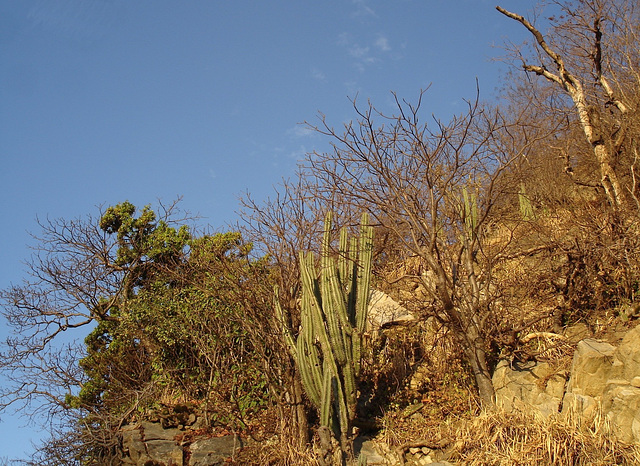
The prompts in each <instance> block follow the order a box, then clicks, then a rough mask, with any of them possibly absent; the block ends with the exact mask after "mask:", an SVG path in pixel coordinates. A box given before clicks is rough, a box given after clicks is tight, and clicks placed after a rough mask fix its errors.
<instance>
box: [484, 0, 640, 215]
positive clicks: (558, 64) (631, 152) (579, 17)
mask: <svg viewBox="0 0 640 466" xmlns="http://www.w3.org/2000/svg"><path fill="white" fill-rule="evenodd" d="M553 3H554V4H555V5H556V6H557V7H558V8H559V10H560V14H559V15H557V16H555V17H551V18H549V20H550V21H551V23H552V26H553V27H552V28H551V31H550V34H549V36H548V37H545V35H543V34H542V32H540V30H539V29H538V28H537V27H536V26H535V25H534V24H532V23H531V22H530V21H529V20H528V19H526V18H525V17H524V16H521V15H518V14H516V13H512V12H510V11H507V10H505V9H504V8H502V7H500V6H498V7H496V8H497V10H498V11H499V12H500V13H502V14H503V15H505V16H507V17H509V18H511V19H513V20H515V21H517V22H519V23H520V24H522V25H523V26H524V27H525V28H526V29H527V30H528V31H529V32H530V33H531V35H532V36H533V38H534V40H535V43H534V48H535V53H534V54H533V55H532V56H527V55H525V53H524V51H523V49H522V48H521V47H512V48H511V52H512V54H513V56H514V57H515V59H516V60H519V61H521V62H522V68H523V69H524V70H525V71H526V72H529V73H532V74H535V75H538V76H542V77H543V78H545V79H546V80H547V81H548V82H549V83H551V84H552V85H553V86H556V88H557V89H559V90H561V92H563V93H565V95H567V96H568V97H569V98H570V99H571V102H572V103H573V105H574V111H575V113H574V116H575V118H577V122H578V124H579V125H580V127H581V129H582V132H583V134H584V136H585V137H586V140H587V141H588V143H589V145H590V146H591V151H592V156H593V158H594V161H595V163H596V166H597V170H598V172H599V182H598V185H599V186H601V187H602V188H603V189H604V191H605V193H606V196H607V198H608V200H609V203H610V205H611V206H612V207H613V208H614V209H615V210H617V211H625V212H628V211H630V209H634V204H635V208H636V209H637V207H638V206H640V204H639V203H638V182H637V158H638V157H637V154H638V141H637V136H636V134H637V129H638V127H637V113H638V109H639V102H640V100H639V99H638V95H639V90H640V80H639V77H640V69H639V68H638V63H639V61H638V59H639V58H640V53H639V48H638V43H639V42H638V39H639V34H640V28H639V26H638V24H640V17H639V15H638V13H639V11H638V7H637V2H633V1H626V0H625V1H614V0H588V1H579V2H574V1H557V2H553ZM556 102H557V103H560V104H561V102H562V99H559V100H557V101H556ZM561 107H562V105H560V107H556V109H560V110H561V111H562V109H561ZM563 155H564V156H565V157H566V158H567V167H570V163H569V157H570V154H569V153H564V154H563ZM567 173H568V174H569V175H573V172H572V171H571V170H567ZM583 184H584V185H589V183H583Z"/></svg>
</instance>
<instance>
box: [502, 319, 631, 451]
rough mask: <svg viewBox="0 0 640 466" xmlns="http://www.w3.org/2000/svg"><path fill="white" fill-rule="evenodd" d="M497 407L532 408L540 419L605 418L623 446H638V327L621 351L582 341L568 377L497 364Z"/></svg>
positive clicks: (540, 367)
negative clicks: (556, 416)
mask: <svg viewBox="0 0 640 466" xmlns="http://www.w3.org/2000/svg"><path fill="white" fill-rule="evenodd" d="M493 382H494V385H495V387H496V397H497V402H498V404H499V405H500V406H502V407H504V408H505V409H508V410H510V409H515V408H521V407H523V406H530V407H533V408H535V409H537V410H538V411H540V412H541V413H542V414H544V415H550V414H552V413H558V412H562V413H564V414H568V415H578V416H584V417H593V416H595V415H598V414H601V415H603V416H606V418H607V419H608V421H609V422H610V423H611V426H612V427H613V429H614V432H615V433H616V435H617V436H618V438H620V440H622V441H625V442H629V443H632V442H640V326H637V327H635V328H634V329H632V330H630V331H629V332H628V333H627V334H626V335H625V337H624V339H623V340H622V343H621V344H620V346H619V347H617V348H616V347H615V346H613V345H611V344H609V343H606V342H603V341H598V340H595V339H590V338H589V339H584V340H582V341H580V342H579V343H578V345H577V347H576V351H575V353H574V356H573V362H572V364H571V370H570V372H569V373H564V372H555V371H554V370H553V368H552V367H551V366H550V365H549V364H548V363H544V362H538V363H536V362H530V363H527V364H523V365H520V366H513V367H511V366H510V365H509V363H508V362H506V361H501V362H500V364H499V365H498V367H497V368H496V371H495V373H494V376H493Z"/></svg>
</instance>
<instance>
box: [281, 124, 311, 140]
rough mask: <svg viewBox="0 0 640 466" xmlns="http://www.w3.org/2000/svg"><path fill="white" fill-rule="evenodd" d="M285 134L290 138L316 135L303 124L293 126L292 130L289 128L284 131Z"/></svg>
mask: <svg viewBox="0 0 640 466" xmlns="http://www.w3.org/2000/svg"><path fill="white" fill-rule="evenodd" d="M286 134H287V136H289V137H291V138H308V137H313V136H316V135H317V133H316V132H315V131H314V130H313V129H311V128H310V127H309V126H307V125H306V124H305V123H300V124H297V125H295V126H294V127H293V128H289V129H288V130H287V131H286Z"/></svg>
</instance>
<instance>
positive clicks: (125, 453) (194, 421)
mask: <svg viewBox="0 0 640 466" xmlns="http://www.w3.org/2000/svg"><path fill="white" fill-rule="evenodd" d="M183 417H184V419H181V420H180V421H178V422H181V423H180V424H176V422H167V418H161V419H159V420H158V422H149V421H143V422H138V423H135V424H130V425H127V426H125V427H123V428H122V429H121V431H120V434H121V450H122V455H121V456H120V458H118V460H117V461H116V462H115V463H114V464H120V465H122V466H124V465H147V466H161V465H162V466H217V465H222V464H225V462H226V461H227V459H228V458H230V457H232V456H233V455H234V453H236V452H237V451H238V450H240V449H241V448H242V447H243V446H245V445H244V442H243V440H242V439H241V438H239V437H236V436H233V435H226V436H222V437H210V436H201V435H199V434H200V432H201V425H202V424H203V423H204V419H202V418H199V417H198V416H197V415H196V414H194V413H193V412H192V413H187V415H185V416H183ZM175 418H176V417H175V416H173V417H172V418H170V419H169V420H170V421H175Z"/></svg>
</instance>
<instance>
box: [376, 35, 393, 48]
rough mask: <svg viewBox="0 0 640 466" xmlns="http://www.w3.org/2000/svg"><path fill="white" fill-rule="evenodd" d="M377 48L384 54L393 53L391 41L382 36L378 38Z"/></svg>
mask: <svg viewBox="0 0 640 466" xmlns="http://www.w3.org/2000/svg"><path fill="white" fill-rule="evenodd" d="M375 46H376V47H377V48H378V49H380V50H381V51H382V52H389V51H391V46H390V45H389V39H387V38H386V37H385V36H383V35H380V36H378V38H377V39H376V41H375Z"/></svg>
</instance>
